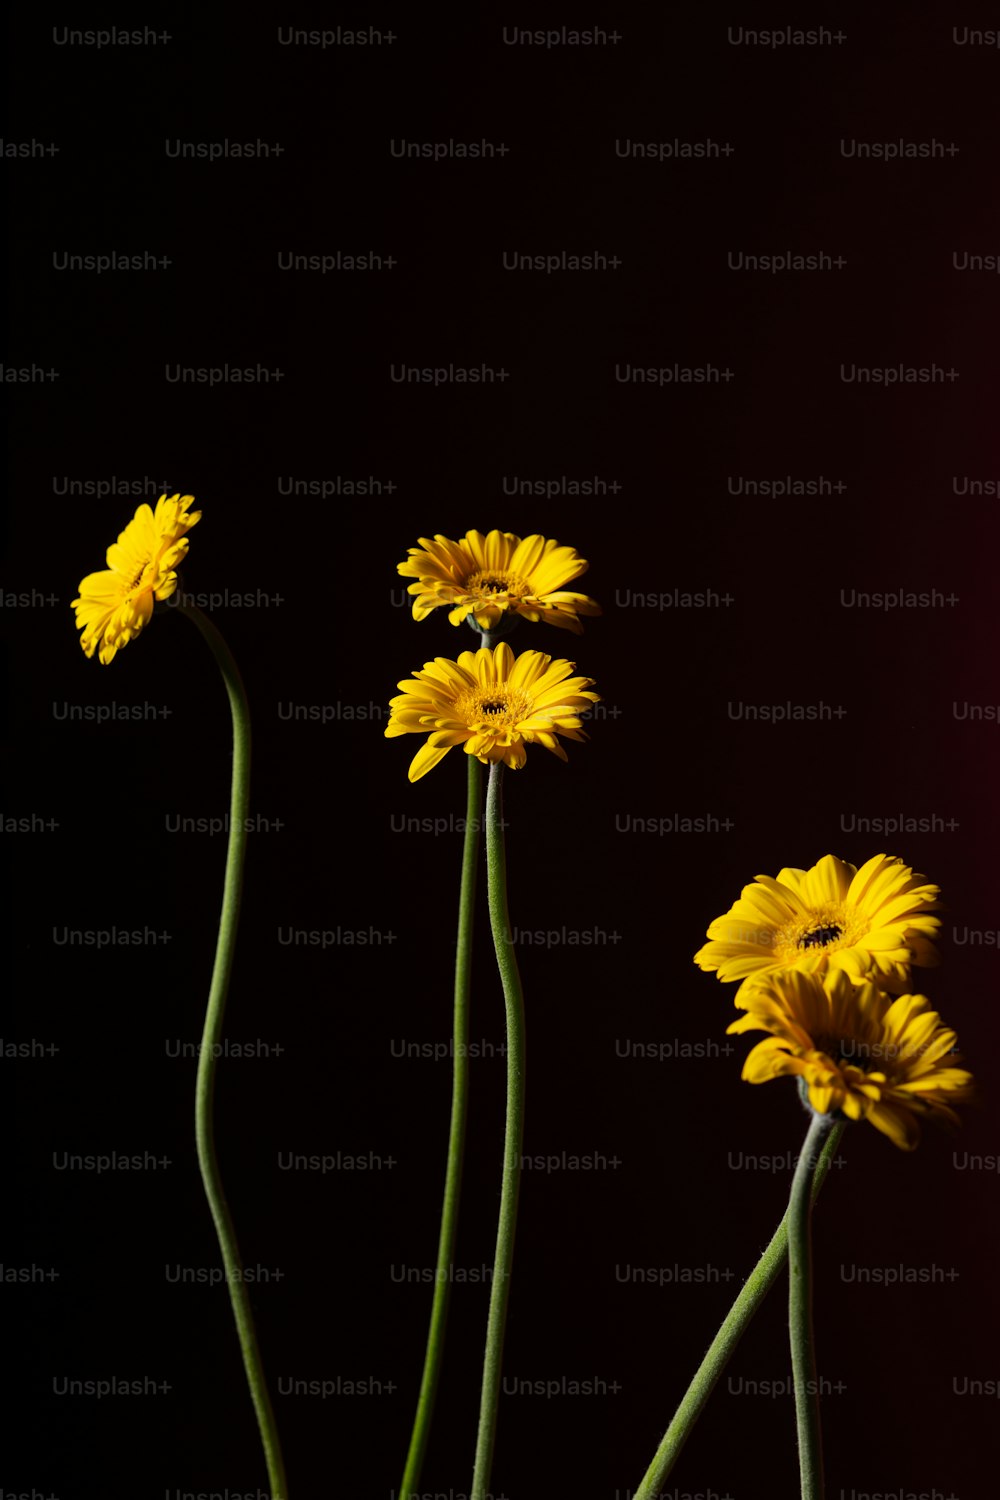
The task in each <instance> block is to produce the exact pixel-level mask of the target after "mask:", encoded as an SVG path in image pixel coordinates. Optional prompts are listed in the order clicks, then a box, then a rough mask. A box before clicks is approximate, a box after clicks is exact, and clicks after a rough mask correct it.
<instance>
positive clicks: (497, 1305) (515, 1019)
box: [470, 762, 525, 1500]
mask: <svg viewBox="0 0 1000 1500" xmlns="http://www.w3.org/2000/svg"><path fill="white" fill-rule="evenodd" d="M503 826H504V825H503V764H502V762H494V763H493V764H492V765H491V766H490V775H489V783H488V786H487V791H486V872H487V898H488V903H489V909H490V926H491V928H492V931H493V944H494V947H495V949H496V956H497V966H498V968H499V970H500V978H501V981H502V984H503V993H504V1003H505V1006H506V1012H507V1118H506V1125H505V1129H504V1151H503V1178H502V1184H501V1191H500V1214H499V1220H498V1223H497V1242H496V1253H495V1257H494V1262H493V1281H492V1285H491V1287H490V1310H489V1318H488V1322H487V1330H486V1353H485V1357H484V1360H483V1384H482V1393H481V1396H480V1405H479V1429H478V1434H477V1438H476V1461H475V1469H474V1472H473V1478H472V1490H471V1493H470V1500H486V1494H487V1491H488V1489H489V1483H490V1473H491V1471H492V1467H493V1448H494V1443H495V1440H496V1426H497V1408H498V1406H499V1400H500V1372H501V1366H502V1363H503V1343H504V1330H505V1327H506V1322H507V1304H508V1300H509V1296H510V1278H511V1268H512V1266H513V1261H514V1231H515V1226H516V1223H517V1200H518V1193H519V1189H520V1185H521V1148H522V1142H523V1139H524V1065H525V1037H524V995H523V992H522V989H521V976H520V974H519V973H518V968H517V959H516V958H515V956H514V939H513V934H512V933H511V927H510V914H509V912H508V908H507V861H506V852H505V849H504V833H503Z"/></svg>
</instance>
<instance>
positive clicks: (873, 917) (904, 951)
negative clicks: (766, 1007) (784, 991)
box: [694, 854, 941, 1005]
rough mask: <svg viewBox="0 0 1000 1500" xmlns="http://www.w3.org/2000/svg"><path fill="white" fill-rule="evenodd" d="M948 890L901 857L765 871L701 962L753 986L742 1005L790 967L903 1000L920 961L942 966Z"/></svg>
mask: <svg viewBox="0 0 1000 1500" xmlns="http://www.w3.org/2000/svg"><path fill="white" fill-rule="evenodd" d="M939 894H940V888H939V887H938V886H936V885H929V884H927V882H926V879H925V877H924V876H923V875H915V874H914V873H913V871H912V870H911V869H910V867H909V865H904V864H903V861H902V860H901V859H896V858H895V857H894V856H892V855H888V854H876V855H875V856H874V857H873V858H872V859H870V860H868V862H867V864H864V865H862V866H861V868H860V870H858V869H855V867H854V865H849V864H845V863H844V861H843V860H840V859H837V858H836V856H835V855H833V854H827V855H824V857H823V858H822V859H821V860H820V861H819V863H818V864H815V865H813V867H812V869H811V870H793V869H787V870H781V871H780V872H779V874H778V878H777V879H776V880H772V879H771V877H770V876H769V875H758V876H757V877H756V880H755V883H754V884H752V885H747V886H744V887H743V893H742V895H741V896H740V899H739V900H738V901H737V902H736V903H735V904H734V905H733V906H732V907H731V908H730V910H729V911H728V912H727V913H726V915H725V916H724V917H717V918H716V920H715V921H714V922H713V923H712V925H711V926H710V927H709V929H708V933H707V937H708V938H709V942H707V943H706V944H705V945H704V947H703V948H699V950H698V952H697V953H696V954H695V956H694V961H695V963H696V964H698V965H699V967H700V968H702V969H709V970H713V969H714V970H716V971H717V972H718V976H719V978H720V979H721V980H724V981H728V980H734V979H742V980H743V984H742V985H741V987H740V989H739V991H738V992H737V996H736V1003H737V1005H744V1004H745V1003H746V1002H745V1000H744V996H745V994H746V992H747V990H748V989H749V988H750V987H751V985H753V984H755V983H756V982H757V981H758V980H759V979H760V978H761V977H763V976H765V975H767V974H770V973H772V972H774V971H775V970H780V969H786V968H789V967H792V968H797V969H810V970H816V971H819V972H823V971H825V970H827V969H842V970H843V971H844V972H845V973H846V974H847V975H848V976H849V977H850V978H851V979H853V980H854V982H855V983H856V984H859V983H860V982H861V981H862V980H863V979H871V980H873V981H874V982H875V983H876V984H877V985H878V987H879V988H880V989H883V990H888V991H890V992H891V993H892V994H900V993H901V992H902V991H903V990H904V989H905V988H906V986H907V985H908V984H909V982H910V965H911V964H918V965H920V966H922V967H930V966H933V965H934V964H936V963H937V961H938V959H937V951H936V949H935V948H934V946H933V942H932V940H933V938H934V937H936V935H937V932H938V929H939V927H940V926H941V922H940V919H939V918H938V917H935V916H932V915H931V913H932V912H934V911H937V910H939V909H940V903H939V902H938V900H937V899H936V898H937V897H938V895H939Z"/></svg>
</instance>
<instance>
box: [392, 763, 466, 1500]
mask: <svg viewBox="0 0 1000 1500" xmlns="http://www.w3.org/2000/svg"><path fill="white" fill-rule="evenodd" d="M465 758H466V760H467V761H468V777H469V785H468V795H467V799H466V809H465V844H464V847H463V850H462V885H461V890H460V892H459V898H458V947H457V950H456V953H455V1010H454V1027H453V1033H452V1046H453V1060H452V1084H451V1125H450V1128H449V1132H448V1164H447V1167H446V1169H445V1179H444V1201H443V1203H442V1206H441V1231H440V1235H439V1238H438V1253H437V1268H436V1272H435V1277H434V1302H433V1305H432V1307H431V1322H430V1329H429V1331H428V1334H427V1352H426V1354H425V1356H424V1373H423V1378H422V1380H421V1382H420V1395H419V1397H418V1399H417V1414H416V1417H415V1419H414V1423H413V1434H412V1436H411V1438H410V1449H409V1453H408V1454H407V1457H406V1469H405V1472H404V1474H403V1483H402V1485H401V1486H400V1490H399V1500H407V1497H408V1496H410V1495H411V1494H413V1493H414V1491H416V1489H417V1487H418V1485H419V1483H420V1474H421V1470H422V1468H423V1462H424V1454H425V1453H426V1451H427V1440H428V1438H429V1437H430V1430H431V1421H432V1419H433V1416H434V1403H435V1400H436V1398H437V1390H438V1382H439V1380H440V1376H441V1361H442V1358H443V1355H444V1336H445V1327H446V1324H447V1320H448V1303H449V1300H450V1292H451V1280H452V1266H453V1264H454V1258H455V1237H456V1234H457V1232H458V1202H459V1195H460V1193H461V1187H462V1162H463V1158H464V1155H465V1122H466V1116H467V1114H468V1107H469V1056H468V1041H469V998H470V995H471V992H472V934H473V919H474V915H475V908H476V876H477V873H478V866H479V827H480V823H481V821H482V808H483V768H482V766H481V764H480V763H479V761H478V760H477V759H476V757H475V756H474V755H467V756H466V757H465Z"/></svg>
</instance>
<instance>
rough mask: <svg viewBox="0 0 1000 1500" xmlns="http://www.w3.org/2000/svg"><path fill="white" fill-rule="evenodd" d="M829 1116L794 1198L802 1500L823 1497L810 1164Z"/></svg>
mask: <svg viewBox="0 0 1000 1500" xmlns="http://www.w3.org/2000/svg"><path fill="white" fill-rule="evenodd" d="M830 1126H831V1121H830V1116H829V1115H819V1114H814V1115H813V1116H812V1119H811V1120H810V1122H809V1130H808V1133H807V1135H806V1143H805V1145H804V1146H803V1148H802V1153H801V1155H800V1156H799V1161H798V1166H797V1167H796V1168H795V1176H794V1177H793V1179H792V1193H791V1197H790V1198H789V1200H788V1334H789V1338H790V1340H791V1346H792V1380H793V1383H794V1386H795V1424H796V1427H797V1428H798V1435H799V1482H800V1484H801V1487H802V1500H823V1429H822V1426H821V1423H820V1415H819V1388H818V1386H817V1382H816V1346H815V1339H814V1337H813V1315H812V1301H813V1298H812V1198H811V1194H810V1192H809V1179H810V1177H811V1175H812V1174H811V1171H810V1162H811V1159H812V1157H813V1156H814V1155H815V1153H816V1151H817V1150H818V1149H819V1147H820V1145H821V1144H822V1142H823V1139H824V1137H825V1136H826V1135H828V1133H829V1131H830Z"/></svg>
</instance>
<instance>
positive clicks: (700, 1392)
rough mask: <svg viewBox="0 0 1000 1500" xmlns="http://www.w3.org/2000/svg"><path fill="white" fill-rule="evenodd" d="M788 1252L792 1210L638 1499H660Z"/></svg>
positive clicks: (830, 1145)
mask: <svg viewBox="0 0 1000 1500" xmlns="http://www.w3.org/2000/svg"><path fill="white" fill-rule="evenodd" d="M844 1129H845V1126H844V1122H843V1121H838V1123H837V1124H835V1125H834V1126H833V1128H832V1129H831V1130H830V1133H829V1135H828V1136H827V1138H826V1141H825V1143H824V1146H823V1149H822V1151H821V1152H820V1155H819V1159H818V1161H816V1162H815V1173H814V1174H813V1178H812V1201H813V1202H814V1203H815V1201H816V1199H817V1198H818V1197H819V1193H820V1189H821V1188H822V1186H823V1183H824V1181H825V1180H826V1176H827V1173H828V1172H829V1170H830V1167H831V1165H832V1162H833V1158H834V1157H835V1156H836V1154H837V1147H838V1146H839V1145H840V1138H841V1136H842V1135H843V1133H844ZM803 1161H805V1162H806V1163H807V1167H808V1168H811V1167H812V1166H813V1158H812V1157H811V1156H810V1155H809V1153H808V1152H807V1151H806V1150H805V1149H803V1152H802V1156H801V1157H800V1158H799V1165H800V1166H801V1164H802V1162H803ZM787 1258H788V1213H787V1212H786V1213H785V1216H784V1217H783V1219H782V1220H781V1223H780V1224H779V1225H778V1227H777V1229H776V1230H775V1231H774V1234H773V1235H772V1236H771V1240H770V1243H769V1244H768V1246H767V1249H766V1250H765V1251H764V1253H763V1255H762V1256H761V1258H760V1260H759V1261H758V1262H757V1264H756V1265H755V1266H754V1268H753V1270H752V1271H751V1272H750V1275H749V1276H748V1277H747V1279H746V1281H745V1282H744V1284H743V1287H742V1288H741V1290H740V1292H739V1295H738V1296H737V1298H736V1301H735V1302H734V1303H733V1305H732V1307H731V1308H730V1309H729V1312H728V1313H727V1315H726V1318H725V1321H724V1322H723V1324H722V1327H721V1328H720V1329H719V1331H718V1333H717V1334H716V1335H715V1338H714V1339H713V1340H712V1342H711V1344H710V1345H709V1348H708V1353H707V1354H706V1355H705V1358H704V1359H703V1360H702V1362H701V1364H700V1365H699V1366H698V1369H697V1371H696V1373H695V1376H694V1379H693V1380H692V1381H691V1384H690V1385H689V1386H688V1388H687V1390H686V1391H685V1393H684V1398H683V1400H682V1401H681V1404H680V1406H678V1408H677V1411H676V1413H675V1415H674V1418H673V1420H672V1421H671V1423H670V1426H669V1427H668V1428H667V1430H666V1433H665V1434H664V1437H663V1441H662V1442H661V1443H660V1446H659V1447H658V1448H657V1450H656V1454H655V1456H654V1458H653V1462H652V1463H651V1464H650V1466H649V1468H648V1469H647V1470H646V1473H645V1475H644V1476H643V1480H642V1483H641V1484H640V1485H639V1488H638V1489H637V1490H636V1492H635V1500H654V1497H655V1496H657V1495H658V1494H659V1493H660V1491H661V1490H662V1488H663V1484H664V1481H665V1480H666V1479H667V1478H668V1477H669V1475H670V1472H671V1470H672V1469H673V1467H674V1464H675V1463H676V1462H677V1459H678V1458H679V1456H680V1452H681V1449H682V1448H683V1447H684V1444H685V1442H686V1441H687V1439H688V1437H689V1436H690V1434H691V1429H692V1428H693V1427H694V1424H695V1423H696V1422H697V1420H698V1418H699V1417H700V1416H701V1414H702V1411H703V1410H704V1408H705V1406H706V1404H707V1402H708V1398H709V1396H710V1395H711V1394H712V1391H713V1390H714V1389H715V1386H716V1383H717V1382H718V1380H719V1377H720V1376H721V1374H722V1372H723V1370H724V1369H725V1368H726V1366H727V1364H728V1363H729V1361H730V1359H731V1358H732V1356H733V1353H734V1352H735V1349H736V1346H737V1344H738V1343H739V1341H740V1339H741V1338H742V1337H743V1335H744V1333H745V1332H746V1330H747V1328H748V1326H749V1324H750V1322H751V1320H752V1318H753V1316H754V1314H755V1313H756V1311H757V1309H758V1308H759V1307H760V1305H761V1303H762V1302H763V1301H764V1298H765V1297H766V1296H767V1294H768V1292H769V1291H770V1290H771V1288H772V1286H773V1285H774V1283H775V1281H777V1279H778V1276H779V1274H780V1272H781V1269H782V1267H783V1266H784V1265H785V1262H786V1260H787Z"/></svg>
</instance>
